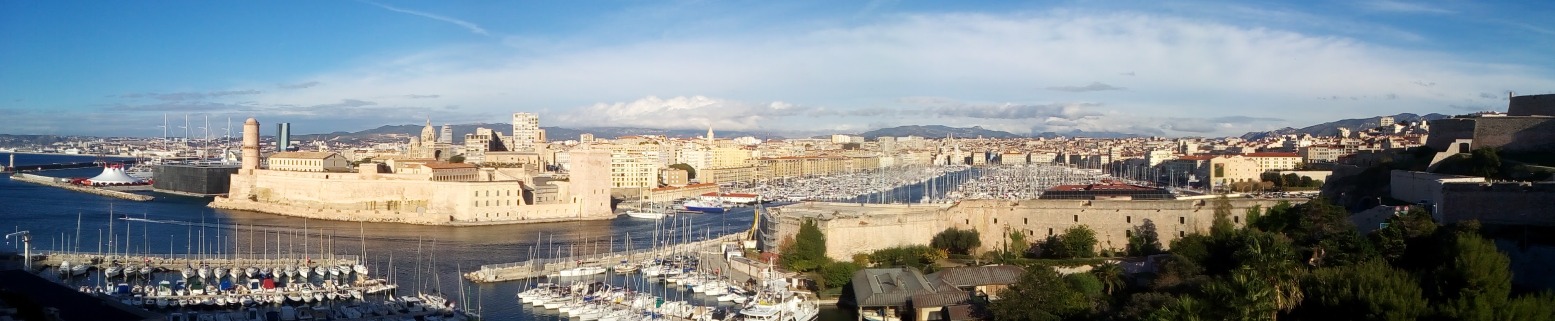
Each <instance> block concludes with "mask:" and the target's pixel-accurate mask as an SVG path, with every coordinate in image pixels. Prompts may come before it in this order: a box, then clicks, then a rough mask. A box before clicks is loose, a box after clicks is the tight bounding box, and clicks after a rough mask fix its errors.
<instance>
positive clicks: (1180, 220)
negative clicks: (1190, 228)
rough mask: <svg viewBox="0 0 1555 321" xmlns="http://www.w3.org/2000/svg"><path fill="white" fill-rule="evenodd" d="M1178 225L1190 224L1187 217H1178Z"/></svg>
mask: <svg viewBox="0 0 1555 321" xmlns="http://www.w3.org/2000/svg"><path fill="white" fill-rule="evenodd" d="M1177 224H1188V218H1187V217H1182V216H1178V217H1177Z"/></svg>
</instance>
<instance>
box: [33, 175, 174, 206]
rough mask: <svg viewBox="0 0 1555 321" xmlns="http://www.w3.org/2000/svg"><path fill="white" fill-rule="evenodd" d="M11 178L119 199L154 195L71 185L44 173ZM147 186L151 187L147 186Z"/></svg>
mask: <svg viewBox="0 0 1555 321" xmlns="http://www.w3.org/2000/svg"><path fill="white" fill-rule="evenodd" d="M11 179H13V180H16V181H19V182H28V183H33V184H39V185H45V186H50V187H58V188H63V189H68V190H72V191H77V192H82V193H88V194H97V195H102V196H107V197H113V198H119V199H126V200H131V201H136V202H145V201H149V200H151V199H152V197H151V196H149V195H140V194H135V193H129V192H121V191H116V190H111V189H106V188H101V187H90V186H77V185H71V184H69V183H60V182H58V181H57V179H56V178H54V177H49V176H42V175H33V174H26V173H16V174H12V175H11ZM147 188H149V187H147Z"/></svg>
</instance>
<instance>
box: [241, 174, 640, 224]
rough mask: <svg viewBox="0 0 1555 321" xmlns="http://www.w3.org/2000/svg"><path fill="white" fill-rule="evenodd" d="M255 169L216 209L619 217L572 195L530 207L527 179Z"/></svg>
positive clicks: (422, 216) (491, 220) (504, 218)
mask: <svg viewBox="0 0 1555 321" xmlns="http://www.w3.org/2000/svg"><path fill="white" fill-rule="evenodd" d="M253 172H254V174H253V175H242V174H235V175H232V177H231V180H232V187H233V191H232V192H231V194H229V195H230V196H229V197H218V198H216V199H215V200H214V201H213V202H212V203H211V205H210V206H211V207H214V208H222V209H233V210H247V211H255V212H264V213H272V214H280V215H288V216H298V217H308V218H316V219H328V220H343V221H369V222H397V223H410V224H429V225H481V224H511V223H531V222H553V221H566V220H588V219H609V218H613V217H614V215H612V213H611V212H610V211H609V210H608V208H606V210H604V211H592V212H590V211H585V208H586V206H583V203H584V201H583V199H584V198H581V197H568V198H565V199H564V200H563V201H562V202H560V203H557V204H526V203H525V201H524V198H523V191H524V189H523V184H522V183H521V182H519V181H495V182H438V181H427V180H410V179H406V178H402V177H397V176H400V175H399V174H378V175H358V174H354V173H310V172H286V171H270V170H254V171H253ZM562 184H566V183H565V182H563V183H562ZM605 202H608V199H606V200H605ZM606 206H608V203H607V205H606Z"/></svg>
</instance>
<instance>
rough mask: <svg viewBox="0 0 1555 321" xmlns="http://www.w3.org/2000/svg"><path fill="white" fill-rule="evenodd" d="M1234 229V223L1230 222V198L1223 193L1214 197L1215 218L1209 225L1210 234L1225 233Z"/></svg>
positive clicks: (1218, 234)
mask: <svg viewBox="0 0 1555 321" xmlns="http://www.w3.org/2000/svg"><path fill="white" fill-rule="evenodd" d="M1233 230H1236V225H1235V224H1232V223H1231V199H1229V198H1226V195H1225V194H1221V195H1220V197H1217V198H1215V220H1214V222H1213V223H1212V224H1211V225H1210V228H1209V231H1210V235H1216V236H1220V235H1225V234H1229V233H1231V231H1233Z"/></svg>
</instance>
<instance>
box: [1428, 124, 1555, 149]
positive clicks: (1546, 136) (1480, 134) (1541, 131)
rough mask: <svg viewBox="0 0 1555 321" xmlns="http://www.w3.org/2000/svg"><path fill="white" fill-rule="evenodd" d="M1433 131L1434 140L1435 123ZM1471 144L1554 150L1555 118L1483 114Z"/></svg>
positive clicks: (1475, 128) (1475, 126) (1474, 145)
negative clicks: (1484, 115) (1490, 115)
mask: <svg viewBox="0 0 1555 321" xmlns="http://www.w3.org/2000/svg"><path fill="white" fill-rule="evenodd" d="M1431 131H1432V133H1431V137H1429V138H1428V139H1435V138H1436V137H1435V136H1436V132H1435V131H1436V127H1435V125H1434V124H1433V125H1432V127H1431ZM1471 146H1473V148H1481V147H1494V148H1496V149H1500V150H1502V151H1511V152H1537V151H1552V150H1555V118H1552V117H1548V116H1537V117H1533V116H1530V117H1480V118H1478V119H1477V120H1476V121H1475V125H1474V142H1473V143H1472V144H1471ZM1432 148H1435V147H1434V146H1433V147H1432Z"/></svg>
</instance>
